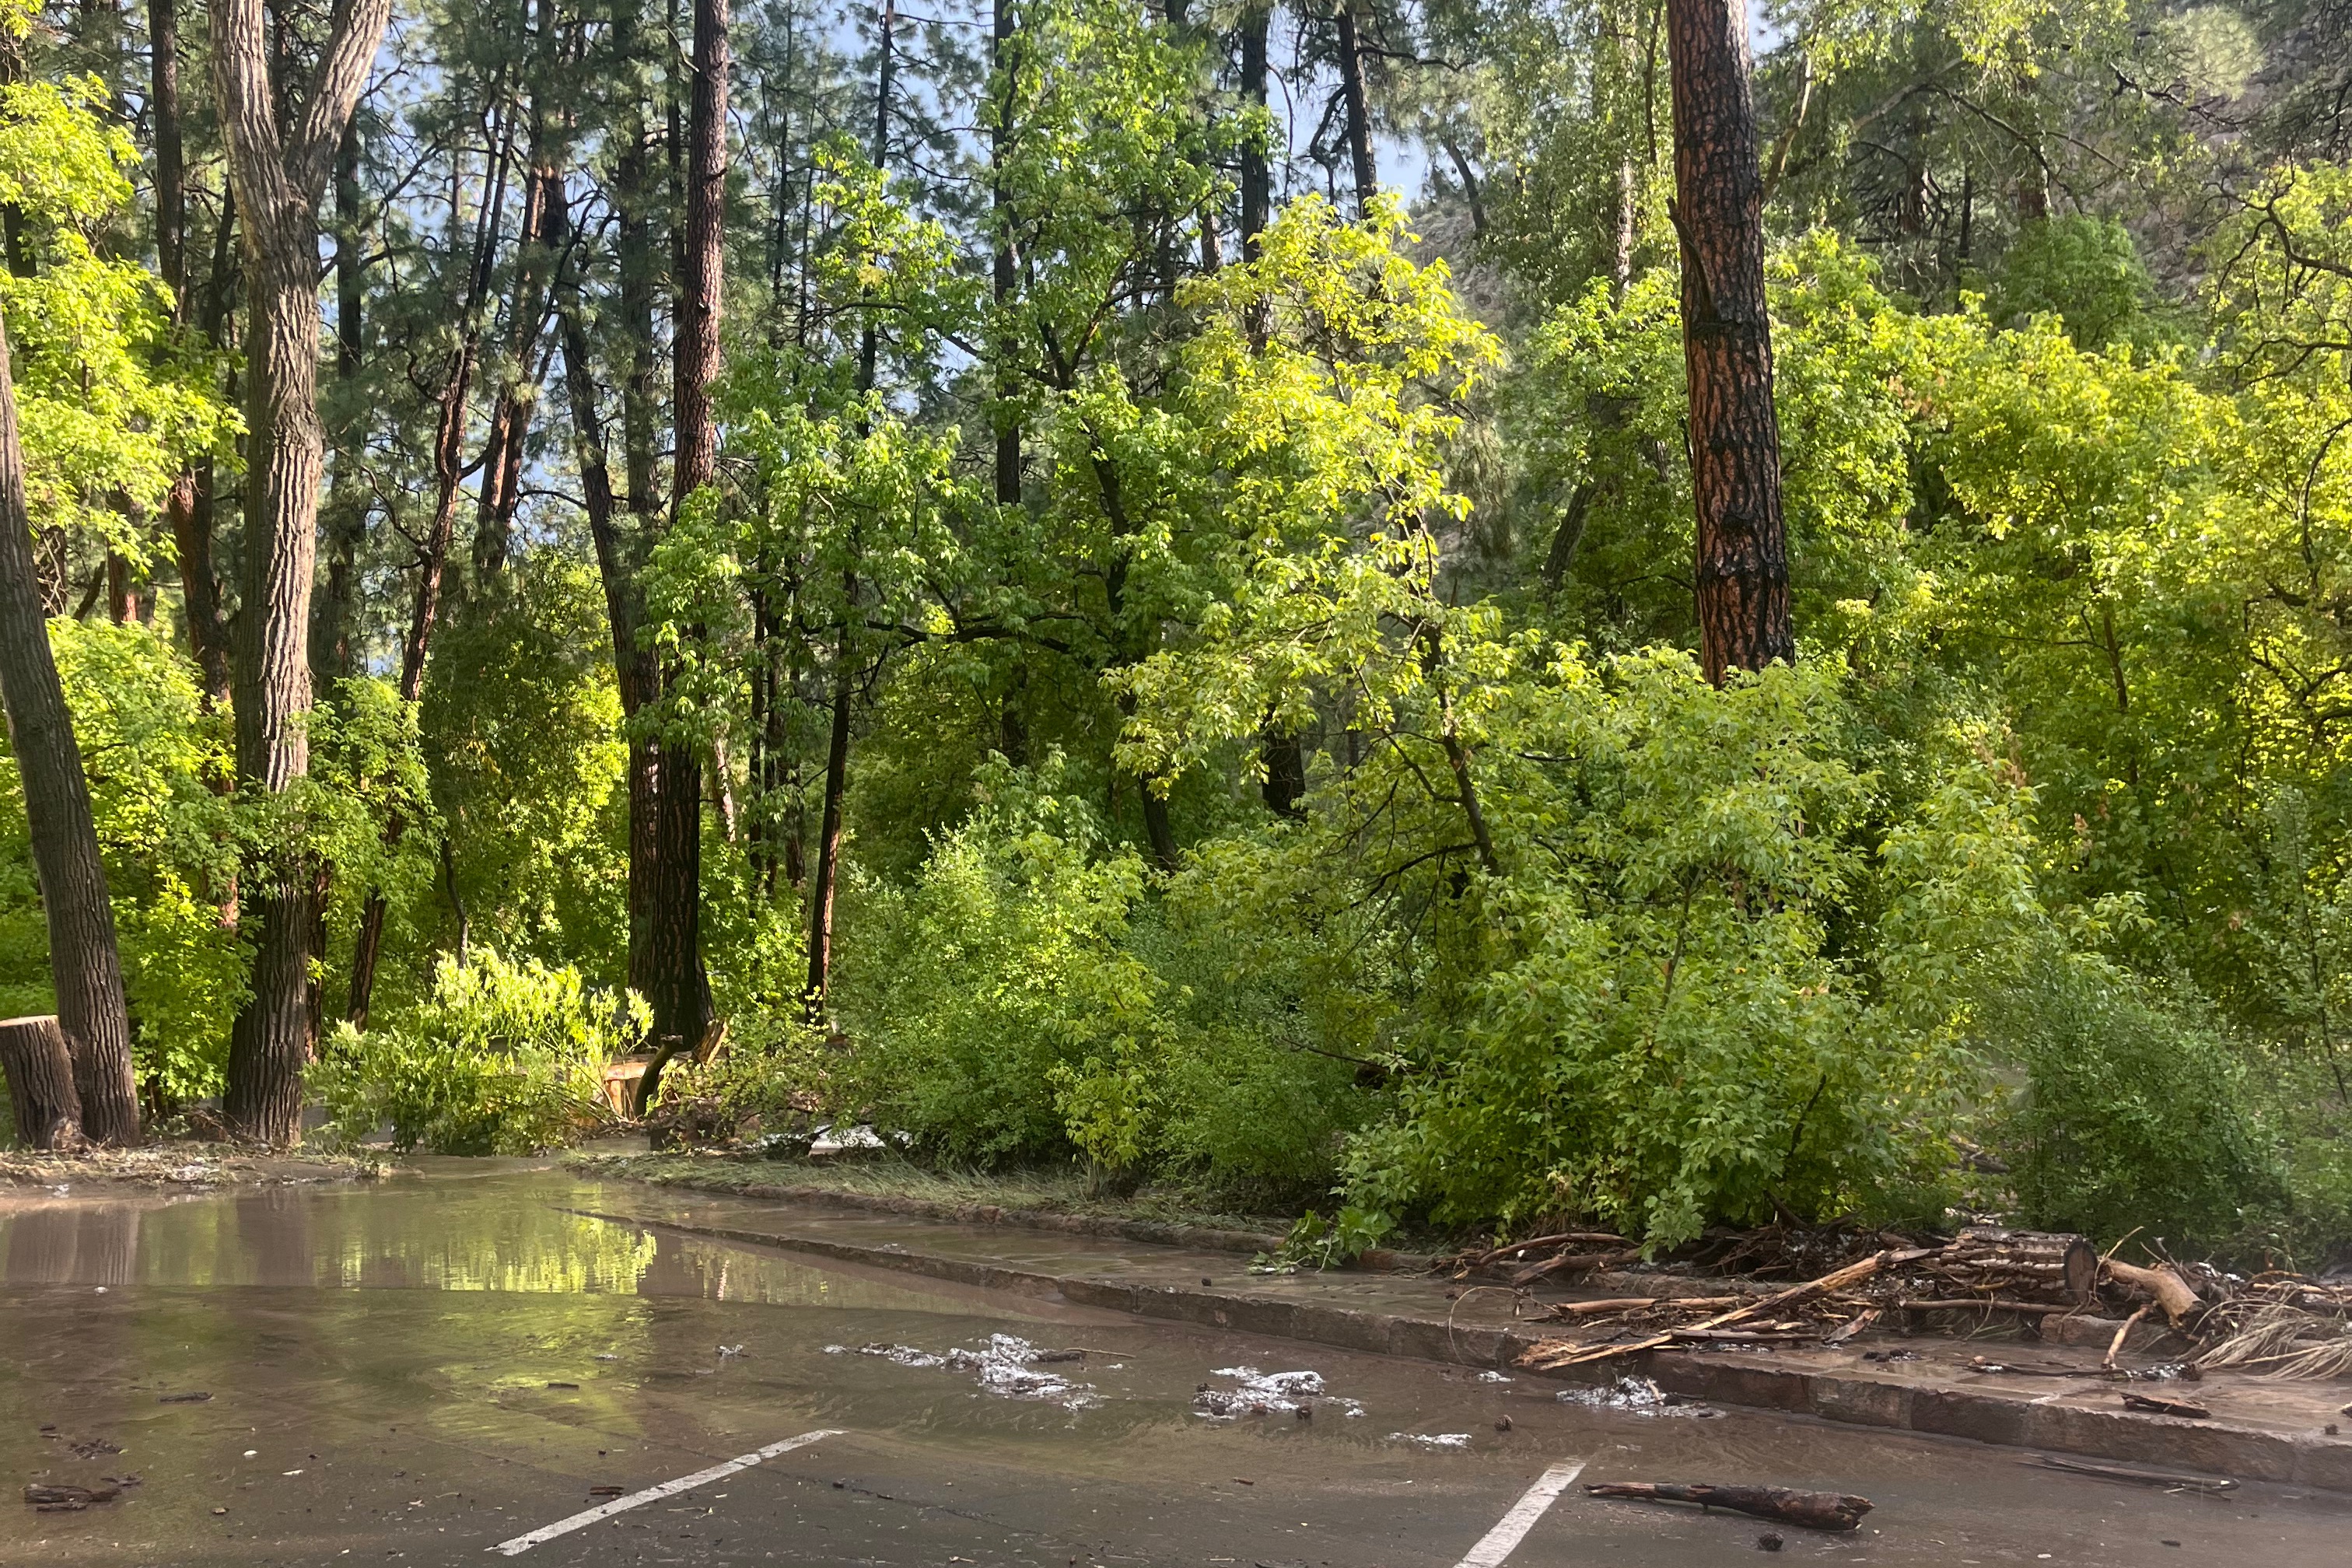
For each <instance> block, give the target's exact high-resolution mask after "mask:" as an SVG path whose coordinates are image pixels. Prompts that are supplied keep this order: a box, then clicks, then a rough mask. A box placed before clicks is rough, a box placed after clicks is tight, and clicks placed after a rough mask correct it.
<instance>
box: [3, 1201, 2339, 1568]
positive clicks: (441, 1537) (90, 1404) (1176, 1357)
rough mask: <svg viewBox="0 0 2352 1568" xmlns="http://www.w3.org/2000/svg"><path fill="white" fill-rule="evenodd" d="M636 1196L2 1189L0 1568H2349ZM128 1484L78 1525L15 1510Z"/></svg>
mask: <svg viewBox="0 0 2352 1568" xmlns="http://www.w3.org/2000/svg"><path fill="white" fill-rule="evenodd" d="M635 1195H636V1194H633V1193H632V1190H631V1189H629V1188H628V1187H627V1186H625V1184H586V1183H582V1182H579V1181H576V1180H574V1179H573V1178H572V1177H571V1176H569V1175H567V1174H565V1173H561V1172H556V1171H551V1170H543V1169H542V1170H534V1169H527V1168H520V1167H518V1166H516V1165H511V1164H499V1163H488V1162H470V1163H454V1162H453V1163H441V1164H436V1165H435V1166H434V1167H433V1168H432V1169H430V1170H429V1171H428V1172H426V1173H423V1174H420V1175H415V1176H404V1177H401V1178H396V1179H394V1180H393V1181H390V1182H387V1183H383V1184H377V1185H375V1186H372V1187H346V1186H336V1187H323V1188H320V1187H314V1188H299V1189H290V1190H289V1189H278V1190H270V1191H260V1192H246V1193H236V1194H221V1195H215V1196H199V1197H181V1198H173V1199H165V1198H160V1197H158V1198H140V1199H133V1200H117V1201H104V1202H100V1201H90V1200H85V1199H83V1198H80V1197H79V1196H77V1195H75V1194H63V1195H45V1194H37V1193H36V1194H28V1195H20V1196H9V1197H7V1198H5V1200H0V1336H5V1352H0V1369H5V1370H0V1467H5V1472H6V1480H7V1484H8V1493H7V1494H6V1495H0V1563H5V1564H10V1565H14V1564H17V1563H43V1564H58V1565H60V1568H71V1565H79V1564H137V1565H142V1568H144V1565H151V1564H153V1565H160V1564H183V1563H184V1564H205V1565H212V1564H246V1563H252V1564H279V1563H310V1564H335V1563H346V1562H349V1563H390V1562H397V1563H402V1564H404V1565H407V1564H428V1563H483V1562H504V1561H509V1560H513V1561H518V1562H521V1563H549V1564H556V1563H564V1564H593V1565H598V1568H603V1565H608V1564H609V1565H614V1568H617V1565H620V1564H636V1563H682V1564H696V1565H710V1564H719V1563H743V1564H751V1563H861V1564H863V1563H871V1564H890V1565H894V1568H895V1565H901V1564H903V1565H909V1568H912V1565H928V1568H956V1565H958V1564H971V1565H974V1568H996V1565H999V1564H1004V1565H1012V1564H1034V1565H1036V1568H1074V1565H1076V1564H1086V1565H1088V1568H1093V1565H1096V1564H1100V1565H1103V1568H1128V1565H1145V1564H1150V1565H1154V1568H1157V1565H1160V1564H1168V1565H1175V1564H1191V1565H1215V1568H1224V1565H1227V1564H1231V1565H1234V1568H1251V1565H1255V1568H1342V1565H1345V1568H1455V1565H1456V1564H1460V1563H1465V1560H1475V1561H1476V1562H1478V1563H1482V1564H1484V1565H1485V1568H1493V1565H1494V1563H1495V1562H1496V1559H1495V1558H1494V1556H1493V1552H1494V1551H1495V1550H1496V1549H1495V1547H1494V1546H1492V1545H1489V1546H1488V1548H1487V1549H1486V1552H1485V1553H1484V1554H1483V1555H1481V1554H1479V1552H1478V1548H1479V1543H1480V1542H1481V1541H1482V1539H1486V1538H1487V1537H1488V1535H1489V1532H1490V1531H1493V1530H1494V1529H1495V1528H1496V1525H1497V1523H1498V1521H1502V1520H1503V1519H1504V1518H1505V1517H1506V1515H1507V1514H1510V1513H1512V1511H1513V1510H1514V1507H1515V1505H1516V1504H1517V1503H1518V1502H1519V1500H1520V1499H1521V1498H1522V1496H1523V1495H1524V1494H1525V1493H1527V1491H1528V1488H1529V1487H1530V1486H1531V1484H1533V1483H1535V1482H1536V1481H1537V1480H1538V1478H1539V1477H1541V1476H1542V1475H1544V1474H1545V1473H1546V1472H1547V1471H1548V1470H1551V1469H1553V1468H1554V1467H1556V1466H1559V1465H1562V1464H1567V1463H1575V1462H1581V1464H1582V1465H1583V1467H1584V1468H1583V1470H1582V1472H1581V1474H1580V1478H1579V1480H1580V1482H1582V1481H1593V1480H1681V1481H1714V1482H1730V1483H1741V1484H1752V1485H1781V1486H1796V1487H1807V1488H1821V1489H1832V1490H1839V1491H1848V1492H1859V1493H1861V1494H1863V1495H1864V1496H1867V1497H1869V1498H1870V1499H1872V1500H1874V1502H1875V1504H1876V1505H1877V1506H1876V1509H1875V1511H1874V1512H1873V1513H1872V1514H1871V1515H1870V1516H1869V1517H1868V1518H1867V1519H1866V1520H1865V1521H1864V1524H1863V1527H1862V1529H1861V1530H1860V1531H1856V1532H1855V1533H1853V1534H1851V1535H1822V1534H1817V1533H1813V1532H1808V1531H1799V1530H1793V1529H1786V1528H1782V1529H1780V1531H1779V1533H1780V1535H1781V1536H1782V1537H1783V1538H1784V1542H1785V1545H1784V1547H1783V1549H1782V1551H1781V1552H1780V1556H1779V1557H1778V1558H1776V1559H1774V1560H1775V1561H1781V1562H1786V1561H1791V1560H1800V1561H1805V1562H1823V1563H1850V1562H1855V1563H1882V1564H1937V1565H1951V1564H1958V1565H1973V1564H1987V1565H1989V1564H1994V1563H2025V1564H2038V1563H2052V1564H2053V1568H2063V1565H2067V1564H2076V1565H2081V1564H2116V1565H2118V1568H2121V1565H2125V1564H2129V1565H2131V1568H2147V1565H2148V1564H2151V1563H2154V1564H2163V1563H2184V1564H2186V1563H2200V1564H2201V1563H2225V1564H2230V1565H2231V1568H2240V1565H2245V1564H2254V1563H2259V1564H2260V1568H2300V1565H2302V1564H2312V1565H2315V1568H2317V1565H2322V1564H2328V1565H2335V1564H2343V1563H2352V1498H2343V1497H2337V1496H2334V1495H2332V1494H2325V1493H2322V1494H2312V1493H2306V1492H2298V1491H2297V1490H2295V1489H2283V1488H2273V1487H2261V1486H2252V1487H2247V1488H2245V1489H2242V1490H2239V1491H2237V1492H2234V1493H2231V1494H2228V1495H2224V1496H2213V1497H2200V1496H2196V1495H2190V1494H2186V1493H2174V1492H2165V1491H2158V1490H2150V1489H2142V1488H2136V1487H2128V1486H2122V1485H2117V1484H2114V1483H2109V1482H2104V1481H2098V1480H2092V1479H2083V1478H2076V1477H2069V1476H2064V1475H2060V1474H2055V1473H2053V1472H2048V1471H2043V1470H2039V1469H2037V1468H2032V1466H2031V1465H2030V1464H2029V1463H2027V1462H2026V1457H2025V1456H2022V1455H2020V1454H2017V1453H2015V1452H2012V1451H2008V1450H2002V1449H1996V1448H1989V1447H1979V1446H1976V1445H1971V1444H1964V1443H1950V1442H1938V1441H1935V1440H1931V1439H1925V1438H1918V1437H1912V1436H1900V1435H1894V1434H1875V1433H1871V1432H1867V1431H1858V1430H1855V1429H1853V1428H1850V1427H1848V1428H1839V1427H1832V1426H1822V1425H1818V1424H1814V1423H1810V1422H1803V1421H1790V1420H1787V1419H1784V1418H1780V1417H1774V1416H1769V1415H1761V1414H1748V1413H1744V1412H1740V1411H1738V1410H1730V1411H1726V1412H1723V1413H1721V1414H1720V1415H1715V1416H1712V1417H1709V1416H1706V1415H1694V1414H1690V1413H1686V1412H1675V1413H1664V1414H1659V1413H1653V1414H1643V1413H1638V1412H1631V1411H1621V1410H1594V1409H1590V1408H1585V1407H1580V1406H1576V1405H1563V1404H1562V1403H1560V1401H1559V1399H1558V1397H1557V1394H1558V1386H1557V1385H1556V1384H1546V1383H1543V1382H1540V1381H1538V1380H1531V1379H1517V1380H1513V1381H1504V1382H1496V1381H1489V1380H1486V1379H1485V1378H1482V1375H1481V1374H1480V1373H1477V1372H1475V1371H1474V1370H1471V1369H1468V1368H1452V1367H1444V1366H1438V1365H1434V1364H1430V1363H1416V1362H1401V1361H1392V1360H1387V1359H1383V1358H1380V1357H1372V1356H1360V1355H1349V1354H1346V1353H1343V1352H1334V1351H1327V1350H1323V1349H1320V1348H1318V1347H1313V1346H1307V1345H1300V1344H1297V1343H1293V1342H1284V1341H1279V1340H1265V1339H1258V1338H1255V1337H1252V1336H1247V1335H1234V1334H1219V1333H1214V1332H1211V1331H1202V1330H1195V1329H1188V1328H1183V1327H1179V1326H1173V1325H1168V1324H1161V1323H1146V1322H1140V1321H1135V1320H1132V1319H1129V1318H1126V1317H1122V1316H1117V1315H1113V1314H1108V1313H1104V1312H1098V1311H1093V1310H1083V1309H1076V1308H1066V1307H1062V1306H1058V1305H1056V1304H1055V1303H1052V1302H1045V1301H1040V1300H1032V1299H1028V1298H1024V1297H1013V1296H1002V1295H996V1294H992V1293H990V1292H985V1291H979V1290H966V1289H956V1288H953V1287H944V1286H932V1285H929V1284H928V1283H924V1282H920V1281H916V1280H913V1279H909V1278H908V1277H905V1276H899V1275H889V1274H883V1273H879V1272H874V1271H865V1270H860V1269H858V1268H835V1267H822V1268H821V1267H817V1266H815V1265H813V1264H811V1263H810V1262H808V1261H807V1260H806V1259H804V1258H795V1257H791V1256H787V1255H782V1254H777V1253H769V1252H761V1251H755V1250H751V1249H746V1248H742V1247H731V1246H726V1245H721V1244H717V1243H711V1242H707V1241H703V1240H699V1239H696V1238H691V1237H680V1236H677V1235H676V1234H675V1233H671V1232H658V1233H657V1232H654V1231H647V1230H641V1229H638V1228H636V1227H635V1226H628V1225H621V1224H614V1223H611V1222H607V1221H603V1220H598V1219H593V1218H590V1217H587V1216H585V1215H581V1214H579V1213H576V1212H573V1211H577V1210H581V1209H595V1210H598V1211H601V1212H605V1213H613V1212H620V1211H628V1210H630V1209H631V1205H632V1200H633V1197H634V1196H635ZM635 1212H650V1205H640V1206H639V1207H638V1209H637V1210H635ZM1000 1335H1002V1336H1009V1337H1010V1342H1004V1341H998V1340H997V1339H996V1338H995V1336H1000ZM869 1347H870V1350H869ZM1036 1350H1044V1351H1047V1352H1057V1353H1056V1354H1055V1357H1054V1359H1046V1360H1039V1359H1034V1358H1033V1357H1032V1356H1031V1355H1030V1353H1029V1352H1032V1351H1036ZM958 1351H961V1352H967V1353H965V1354H961V1355H958V1354H954V1353H952V1352H958ZM1081 1351H1082V1352H1084V1354H1083V1356H1080V1355H1077V1354H1076V1353H1074V1352H1081ZM1236 1369H1255V1371H1257V1372H1259V1373H1281V1372H1297V1371H1312V1372H1314V1373H1318V1374H1319V1375H1320V1377H1321V1379H1322V1393H1321V1394H1320V1395H1319V1396H1306V1397H1299V1396H1297V1389H1296V1387H1293V1388H1292V1389H1291V1390H1290V1394H1291V1397H1290V1399H1289V1402H1290V1403H1293V1404H1304V1405H1306V1406H1307V1409H1308V1411H1309V1415H1308V1416H1307V1417H1306V1418H1301V1417H1300V1416H1299V1415H1297V1413H1296V1412H1294V1411H1290V1410H1284V1409H1275V1410H1272V1411H1269V1412H1266V1413H1263V1414H1260V1413H1252V1412H1249V1411H1247V1410H1244V1411H1243V1412H1242V1413H1239V1414H1234V1415H1229V1416H1227V1417H1226V1418H1222V1419H1219V1418H1213V1417H1212V1416H1211V1415H1205V1414H1203V1413H1202V1404H1203V1403H1206V1404H1208V1405H1213V1406H1219V1407H1224V1408H1231V1405H1232V1403H1233V1396H1234V1394H1236V1393H1239V1392H1241V1391H1242V1389H1243V1385H1244V1374H1243V1373H1242V1372H1241V1371H1238V1370H1236ZM1203 1384H1206V1385H1208V1395H1209V1396H1208V1397H1207V1399H1206V1400H1205V1401H1204V1399H1203V1396H1202V1385H1203ZM195 1394H207V1395H209V1397H208V1398H205V1399H202V1400H196V1399H194V1398H192V1397H182V1398H178V1399H174V1398H173V1396H193V1395H195ZM1244 1404H1246V1400H1244ZM1359 1408H1360V1414H1357V1413H1352V1412H1353V1411H1355V1410H1356V1409H1359ZM1506 1418H1507V1421H1508V1429H1507V1430H1498V1429H1497V1428H1498V1424H1500V1423H1502V1422H1504V1421H1505V1420H1506ZM819 1431H824V1432H830V1433H832V1434H833V1435H831V1436H823V1437H818V1438H815V1439H814V1440H812V1441H809V1442H807V1443H805V1444H803V1446H801V1447H794V1448H792V1449H791V1450H789V1451H787V1452H782V1453H779V1454H776V1455H775V1456H774V1457H773V1458H767V1459H765V1460H763V1461H761V1462H760V1463H759V1464H757V1465H755V1466H751V1467H749V1468H740V1469H737V1470H735V1471H733V1472H731V1473H729V1474H726V1475H723V1476H720V1477H719V1478H717V1479H711V1480H708V1481H705V1482H701V1483H698V1484H695V1485H691V1486H689V1487H686V1488H682V1489H677V1490H674V1491H672V1492H670V1493H669V1494H668V1495H666V1496H661V1497H657V1498H655V1499H653V1500H648V1501H645V1502H643V1503H640V1504H638V1505H636V1506H634V1507H631V1508H629V1509H627V1510H625V1511H622V1512H619V1513H616V1514H614V1515H612V1516H611V1517H607V1518H603V1519H599V1520H596V1521H593V1522H591V1523H589V1524H586V1525H584V1526H583V1527H580V1528H576V1529H573V1530H571V1531H568V1532H566V1533H563V1534H561V1535H557V1536H554V1537H553V1538H551V1539H548V1540H544V1541H542V1542H540V1543H538V1544H535V1545H532V1546H530V1547H529V1548H528V1549H527V1550H525V1551H522V1552H520V1553H517V1554H516V1555H515V1556H514V1557H513V1558H512V1559H509V1558H507V1557H501V1556H494V1555H491V1554H490V1553H491V1549H493V1548H495V1547H496V1546H498V1545H499V1543H500V1542H513V1541H516V1540H518V1539H519V1538H521V1537H524V1536H527V1535H530V1534H531V1533H532V1532H534V1531H541V1530H543V1529H544V1528H546V1527H549V1526H551V1525H554V1524H556V1523H558V1522H559V1521H564V1520H566V1519H567V1518H569V1517H570V1516H572V1515H575V1514H577V1513H579V1512H581V1511H583V1510H589V1509H592V1508H594V1507H597V1506H599V1505H602V1504H604V1503H607V1502H609V1501H610V1500H612V1498H613V1496H614V1489H617V1491H618V1492H619V1494H621V1495H622V1496H623V1497H624V1498H625V1497H626V1496H627V1495H628V1494H633V1493H635V1492H637V1491H639V1490H641V1489H649V1488H655V1487H657V1486H660V1485H662V1484H663V1483H667V1482H673V1481H676V1480H677V1479H680V1478H685V1477H688V1476H691V1475H693V1474H694V1473H696V1472H698V1471H702V1470H705V1469H707V1468H711V1467H713V1466H717V1465H719V1464H721V1463H722V1462H724V1461H728V1460H730V1459H734V1458H738V1457H740V1456H744V1455H747V1454H751V1453H753V1452H755V1451H757V1450H759V1449H761V1448H762V1447H768V1446H771V1445H774V1444H777V1443H779V1442H781V1441H782V1440H784V1439H789V1438H793V1437H795V1436H803V1435H806V1434H809V1433H813V1432H819ZM132 1475H135V1476H136V1477H137V1478H138V1480H137V1483H136V1484H135V1485H131V1486H127V1487H125V1488H123V1489H122V1492H121V1497H120V1498H119V1499H118V1500H114V1501H110V1502H103V1503H99V1504H96V1505H94V1506H92V1507H90V1508H89V1509H88V1510H85V1511H82V1512H79V1513H38V1512H36V1511H35V1510H33V1509H31V1508H30V1507H27V1506H26V1505H25V1504H23V1503H21V1502H19V1501H18V1500H16V1495H15V1494H16V1488H17V1487H19V1486H21V1485H23V1484H25V1483H27V1482H42V1483H47V1484H70V1485H78V1486H88V1487H100V1486H103V1485H106V1484H108V1483H107V1482H105V1481H104V1480H103V1479H102V1478H106V1477H117V1478H121V1477H129V1476H132ZM600 1488H601V1489H605V1490H604V1491H602V1492H600V1491H599V1490H598V1489H600ZM1529 1512H1530V1510H1519V1513H1520V1516H1521V1517H1522V1519H1524V1518H1525V1517H1527V1516H1528V1514H1529ZM1771 1529H1773V1527H1771V1526H1769V1525H1767V1524H1765V1523H1763V1522H1762V1521H1756V1520H1750V1519H1746V1518H1743V1517H1740V1516H1738V1515H1729V1514H1722V1513H1716V1514H1707V1515H1701V1514H1699V1513H1697V1512H1696V1511H1693V1510H1678V1509H1672V1508H1665V1507H1660V1506H1655V1505H1645V1504H1638V1503H1629V1502H1613V1501H1602V1500H1596V1499H1592V1498H1590V1497H1588V1496H1586V1495H1585V1494H1584V1492H1583V1490H1582V1487H1581V1485H1580V1484H1578V1485H1573V1486H1570V1487H1568V1488H1567V1489H1565V1490H1564V1491H1562V1492H1561V1493H1560V1495H1559V1500H1558V1501H1557V1502H1556V1503H1555V1504H1553V1505H1552V1506H1551V1507H1550V1508H1549V1510H1545V1511H1541V1512H1540V1513H1539V1514H1535V1515H1534V1516H1533V1522H1532V1523H1531V1524H1528V1526H1527V1528H1526V1531H1525V1534H1524V1537H1523V1538H1522V1539H1521V1540H1519V1542H1518V1543H1517V1546H1516V1548H1515V1549H1514V1550H1512V1551H1511V1552H1510V1553H1509V1555H1508V1558H1507V1561H1508V1563H1510V1564H1511V1565H1512V1568H1547V1565H1558V1568H1565V1565H1568V1564H1612V1565H1619V1564H1622V1565H1623V1568H1653V1565H1654V1568H1692V1565H1696V1564H1719V1563H1738V1562H1754V1561H1758V1560H1759V1559H1758V1558H1757V1557H1756V1556H1755V1555H1754V1554H1755V1553H1756V1552H1757V1551H1758V1543H1759V1538H1760V1537H1762V1536H1763V1535H1765V1534H1766V1533H1767V1531H1769V1530H1771Z"/></svg>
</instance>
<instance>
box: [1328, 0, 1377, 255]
mask: <svg viewBox="0 0 2352 1568" xmlns="http://www.w3.org/2000/svg"><path fill="white" fill-rule="evenodd" d="M1337 20H1338V23H1339V92H1340V97H1341V99H1342V100H1343V102H1344V103H1345V105H1346V109H1347V117H1348V118H1347V133H1348V166H1349V171H1350V172H1351V173H1352V174H1354V176H1355V181H1356V216H1358V217H1362V216H1364V215H1365V214H1366V213H1368V212H1370V210H1371V207H1372V198H1373V197H1374V196H1375V195H1379V194H1380V189H1381V175H1380V169H1379V167H1378V165H1377V164H1375V163H1373V161H1372V106H1371V98H1370V93H1369V92H1368V91H1367V90H1366V89H1365V86H1364V42H1363V38H1362V37H1361V36H1360V33H1359V32H1358V30H1357V27H1356V12H1355V4H1354V0H1339V13H1338V16H1337Z"/></svg>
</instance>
